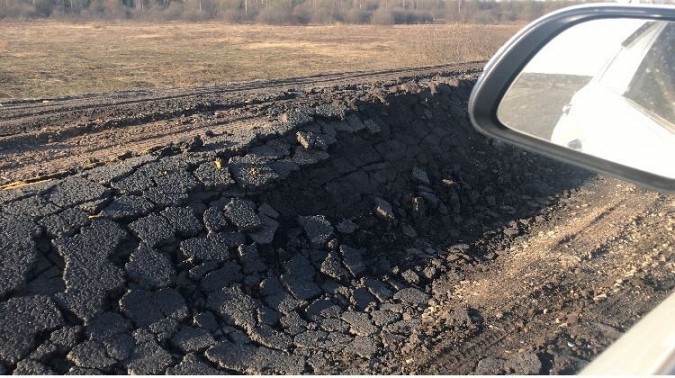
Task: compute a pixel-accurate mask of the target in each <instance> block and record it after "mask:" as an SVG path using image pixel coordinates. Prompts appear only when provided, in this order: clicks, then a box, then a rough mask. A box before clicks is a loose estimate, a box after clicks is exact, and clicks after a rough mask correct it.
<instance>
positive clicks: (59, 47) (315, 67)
mask: <svg viewBox="0 0 675 378" xmlns="http://www.w3.org/2000/svg"><path fill="white" fill-rule="evenodd" d="M518 28H519V27H518V26H513V25H503V26H486V25H415V26H347V25H338V26H263V25H223V24H219V23H203V24H193V23H164V24H141V23H109V24H104V23H90V24H69V23H61V22H3V23H1V24H0V35H2V38H1V39H0V98H7V97H10V98H26V97H57V96H65V95H75V94H83V93H95V92H108V91H115V90H127V89H143V88H165V87H184V86H195V85H205V84H215V83H225V82H232V81H246V80H252V79H269V78H283V77H294V76H304V75H313V74H319V73H330V72H345V71H356V70H372V69H387V68H397V67H413V66H426V65H435V64H442V63H451V62H460V61H472V60H483V59H487V58H489V56H490V55H491V54H492V53H494V52H495V51H496V49H497V48H498V47H499V46H500V45H501V44H502V43H504V42H505V41H506V39H507V38H508V37H509V36H511V35H512V34H513V33H515V31H516V30H518Z"/></svg>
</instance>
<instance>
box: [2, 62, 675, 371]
mask: <svg viewBox="0 0 675 378" xmlns="http://www.w3.org/2000/svg"><path fill="white" fill-rule="evenodd" d="M479 70H480V65H479V64H466V65H458V66H448V67H436V68H431V69H420V70H405V71H388V72H380V73H362V74H359V75H354V74H346V75H332V76H323V77H313V78H303V79H297V80H291V81H282V82H255V83H241V84H234V85H229V86H223V87H214V88H199V89H193V90H174V91H164V92H129V93H116V94H112V95H105V96H89V97H83V98H71V99H52V100H49V101H42V100H40V101H9V102H4V103H3V107H1V108H0V130H1V131H0V134H1V135H2V136H0V148H2V150H1V151H2V158H1V159H0V176H1V177H0V180H2V181H0V184H1V185H3V186H4V189H3V190H2V191H0V233H2V238H0V260H1V261H2V265H1V266H0V373H4V372H6V373H10V372H14V373H24V374H25V373H33V374H41V373H45V372H49V371H53V372H57V373H65V372H73V373H92V372H107V373H136V374H152V373H163V372H168V373H205V374H209V373H216V372H218V371H220V372H225V373H235V372H242V373H272V372H280V373H375V372H377V373H472V372H476V373H506V372H513V373H521V374H527V373H570V372H575V371H578V370H579V369H580V368H581V367H583V366H584V365H585V364H586V363H587V361H589V360H590V359H592V358H593V356H595V355H597V354H598V353H599V352H601V351H602V350H603V349H604V348H605V347H606V346H607V345H608V344H609V343H611V341H613V340H614V339H616V338H617V337H618V336H619V335H620V334H621V333H622V332H623V331H625V329H627V328H628V327H629V326H630V325H631V324H633V323H634V322H635V321H636V320H638V319H639V317H640V316H641V315H643V314H644V313H646V312H647V311H649V310H650V309H651V308H652V307H654V306H655V305H656V304H657V303H658V302H659V301H660V300H661V299H662V298H664V297H665V296H666V295H668V293H669V292H671V291H672V289H673V287H675V275H674V274H673V273H674V272H675V252H674V250H673V248H674V245H675V237H674V236H673V235H675V232H674V230H673V228H674V227H675V198H674V197H673V196H667V195H663V194H659V193H655V192H651V191H647V190H644V189H641V188H637V187H635V186H634V185H631V184H627V183H624V182H621V181H618V180H615V179H610V178H606V177H597V176H594V175H592V174H590V173H588V172H585V171H581V170H578V169H575V168H572V167H569V166H566V165H564V164H560V163H556V162H552V161H550V160H547V159H544V158H541V157H538V156H534V155H531V154H528V153H525V152H523V151H521V150H517V149H514V148H511V147H509V146H504V145H501V144H498V143H495V142H492V141H488V140H486V139H484V138H483V137H481V136H479V135H477V134H476V133H475V132H474V131H473V129H472V128H471V127H470V126H469V123H468V120H467V116H466V112H465V110H464V109H465V108H466V102H467V100H468V95H469V91H470V89H471V87H472V85H473V82H474V81H475V79H476V77H477V73H478V72H479ZM121 146H122V147H121ZM21 180H23V181H21ZM27 183H28V184H27Z"/></svg>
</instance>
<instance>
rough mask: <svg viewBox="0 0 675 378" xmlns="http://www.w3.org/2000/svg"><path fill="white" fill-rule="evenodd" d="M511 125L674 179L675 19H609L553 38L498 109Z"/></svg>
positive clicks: (592, 22) (573, 147)
mask: <svg viewBox="0 0 675 378" xmlns="http://www.w3.org/2000/svg"><path fill="white" fill-rule="evenodd" d="M497 116H498V118H499V120H500V121H501V122H502V123H503V124H504V125H506V126H507V127H509V128H511V129H513V130H516V131H518V132H521V133H525V134H529V135H531V136H534V137H537V138H540V139H543V140H546V141H550V142H552V143H555V144H558V145H561V146H564V147H566V148H570V149H573V150H577V151H580V152H583V153H585V154H589V155H593V156H596V157H599V158H602V159H604V160H608V161H613V162H616V163H620V164H623V165H625V166H629V167H632V168H636V169H639V170H642V171H645V172H649V173H653V174H657V175H659V176H662V177H666V178H670V179H672V178H675V23H674V22H668V21H645V20H637V19H602V20H593V21H589V22H585V23H581V24H577V25H575V26H573V27H571V28H570V29H567V30H565V31H564V32H563V33H561V34H559V35H558V36H557V37H555V38H553V39H552V40H551V41H550V42H549V43H548V44H547V45H546V46H544V47H543V48H542V49H541V50H540V51H539V52H538V53H537V54H536V55H535V56H534V57H533V58H532V60H531V61H530V62H529V63H528V64H527V65H526V66H525V68H524V69H523V71H522V72H521V73H520V74H519V76H518V77H517V78H516V80H515V81H514V82H513V84H512V85H511V87H510V88H509V90H508V91H507V92H506V94H505V95H504V98H503V99H502V101H501V104H500V105H499V108H498V110H497Z"/></svg>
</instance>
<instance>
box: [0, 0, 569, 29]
mask: <svg viewBox="0 0 675 378" xmlns="http://www.w3.org/2000/svg"><path fill="white" fill-rule="evenodd" d="M578 3H579V1H566V0H558V1H536V0H521V1H495V0H0V19H2V18H8V19H110V20H115V19H136V20H146V21H168V20H188V21H206V20H221V21H225V22H228V23H260V24H275V25H308V24H334V23H346V24H381V25H391V24H423V23H434V22H437V23H481V24H498V23H513V22H524V21H531V20H533V19H535V18H537V17H539V16H541V15H543V14H545V13H547V12H550V11H552V10H555V9H558V8H562V7H565V6H569V5H573V4H578Z"/></svg>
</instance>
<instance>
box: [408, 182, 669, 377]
mask: <svg viewBox="0 0 675 378" xmlns="http://www.w3.org/2000/svg"><path fill="white" fill-rule="evenodd" d="M606 180H607V181H609V184H608V185H606V186H605V187H600V188H598V189H600V192H599V193H595V194H594V195H593V197H592V198H593V199H594V200H596V201H598V202H596V203H593V202H590V201H589V202H590V203H589V202H586V201H588V200H589V199H584V198H583V197H581V203H579V202H578V200H577V201H576V202H573V203H571V204H570V205H571V206H570V205H568V206H567V208H566V209H564V210H563V211H558V212H557V213H556V218H557V219H551V220H550V221H549V222H552V223H553V227H551V226H550V225H548V227H546V226H545V228H543V229H542V228H541V227H540V231H537V227H536V226H535V227H534V228H533V229H532V235H531V236H530V235H526V236H524V237H521V238H518V239H516V240H515V241H514V243H513V244H512V245H511V247H510V249H511V251H510V252H509V253H508V258H504V259H499V260H498V261H497V262H496V263H495V264H494V265H492V266H490V268H489V269H488V270H487V271H485V272H484V273H481V274H480V275H475V276H474V277H472V278H469V279H467V280H466V281H465V282H463V283H460V284H459V285H457V286H456V287H455V291H454V292H453V293H452V294H451V295H452V297H453V298H454V299H455V301H462V302H464V303H465V305H466V306H468V307H470V308H475V309H478V310H479V311H480V313H481V315H482V316H483V317H484V324H483V327H484V328H483V332H482V333H481V334H480V335H478V336H476V337H474V338H470V339H469V340H468V341H467V342H466V343H460V344H457V343H446V344H445V345H443V344H441V345H437V346H436V348H435V349H434V352H433V353H432V354H431V355H430V356H429V357H428V358H426V359H424V360H423V361H420V363H419V364H416V365H415V366H416V369H420V371H425V372H428V373H434V374H436V373H447V372H453V373H459V374H467V373H470V372H474V371H475V370H476V368H477V367H476V364H477V363H479V362H480V361H482V360H483V359H486V360H485V361H486V363H485V365H484V366H483V370H480V369H479V371H478V372H479V373H482V374H491V373H492V374H498V373H508V372H509V370H508V369H507V368H505V367H504V366H503V365H500V362H495V361H494V360H493V358H494V356H499V357H500V358H501V359H503V360H504V361H509V357H510V355H518V352H520V353H523V352H524V351H525V350H529V351H532V350H535V351H537V353H538V354H539V355H540V359H541V360H543V361H544V362H546V361H547V359H548V360H552V356H551V353H552V352H551V350H550V349H552V348H551V346H553V345H555V346H556V348H559V347H560V346H559V345H558V344H562V346H563V348H562V350H558V349H556V348H553V349H554V350H555V353H554V354H555V355H556V356H557V357H558V359H559V360H560V361H558V364H557V365H556V366H546V364H544V365H543V366H542V365H536V364H535V365H534V366H535V367H537V366H539V369H535V371H533V373H539V372H545V373H548V372H552V373H558V374H559V373H564V372H566V373H569V372H573V371H576V370H578V369H579V368H580V367H581V366H583V364H585V363H586V362H587V361H588V360H590V359H592V357H593V356H594V355H596V354H597V353H599V351H601V350H602V349H604V347H606V346H607V345H608V344H609V342H610V341H611V340H614V339H616V338H617V337H619V336H620V335H621V333H622V332H623V331H625V329H626V327H627V326H629V325H630V324H632V323H633V322H635V321H636V320H637V317H636V315H640V314H644V313H645V312H646V311H648V310H649V309H650V308H651V307H653V306H655V305H656V304H658V298H663V297H664V295H666V293H667V291H666V293H661V294H657V298H647V299H645V298H640V295H635V294H631V293H630V291H631V290H632V289H633V288H630V287H628V285H626V283H627V282H628V280H629V279H630V278H631V277H633V276H634V275H635V274H636V273H637V271H636V269H642V273H645V271H644V266H645V264H646V263H645V261H651V260H652V259H654V257H655V256H658V258H662V259H666V261H670V262H671V263H672V262H673V260H674V259H675V254H673V250H672V246H671V247H670V249H668V248H667V247H666V248H665V252H664V251H663V247H662V249H659V251H660V252H658V253H657V252H654V251H646V250H643V249H642V248H641V246H640V245H636V243H635V241H630V239H631V238H630V237H627V235H629V234H630V233H631V232H634V230H635V228H636V227H635V225H636V222H639V220H640V219H644V218H645V217H649V216H650V215H651V214H654V212H657V213H658V212H659V211H662V209H664V208H667V206H668V204H669V202H671V201H672V198H669V197H668V196H665V195H659V194H658V193H654V192H648V191H646V190H643V189H639V188H635V187H634V186H633V185H631V184H626V183H621V182H619V181H618V180H613V179H606ZM617 188H618V190H617ZM626 193H628V195H626ZM662 216H663V214H662ZM672 222H673V219H672V217H671V218H670V219H668V218H667V217H664V222H663V225H664V226H666V227H667V225H668V224H669V223H670V224H671V225H672ZM547 223H548V222H547ZM539 226H542V225H539ZM653 227H654V225H650V226H649V227H644V228H643V229H641V230H640V233H641V234H644V235H650V236H652V239H656V240H657V241H656V242H655V241H653V240H647V241H645V244H646V245H652V244H657V245H658V244H660V243H659V241H658V240H659V239H660V240H662V239H661V238H662V237H663V236H664V235H663V234H659V233H658V230H654V229H653ZM546 228H548V231H545V230H546ZM537 232H538V234H537ZM653 235H656V237H653ZM671 236H672V235H671ZM670 239H671V243H672V237H671V238H670ZM626 240H629V242H626ZM667 240H668V236H667V234H666V241H667ZM626 243H627V244H626ZM624 245H627V246H628V247H630V248H631V249H629V248H623V246H624ZM617 246H618V247H617ZM671 284H672V280H671ZM652 295H653V294H652ZM608 296H610V299H609V300H608ZM621 296H625V297H626V298H630V299H624V300H620V301H619V302H623V303H622V305H626V304H631V307H633V308H635V310H636V312H635V313H632V312H630V313H623V314H622V315H619V314H617V310H616V308H614V307H615V306H616V305H617V303H616V302H617V300H615V297H619V298H620V297H621ZM551 314H553V315H551ZM568 318H569V319H571V320H569V321H568ZM535 330H536V331H535ZM561 334H562V335H561ZM569 334H575V335H577V336H579V335H580V336H579V337H581V338H583V339H584V340H585V342H586V344H587V345H586V348H587V350H582V351H578V350H571V349H572V348H571V347H572V346H573V344H569V345H568V340H567V338H568V335H569ZM600 336H602V337H600ZM603 337H604V339H603ZM598 343H599V345H598ZM547 348H548V349H549V350H547ZM560 356H562V358H561V357H560ZM563 360H564V361H566V362H565V363H563V362H561V361H563ZM495 364H496V365H495ZM479 367H480V366H479ZM413 370H414V369H413Z"/></svg>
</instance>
